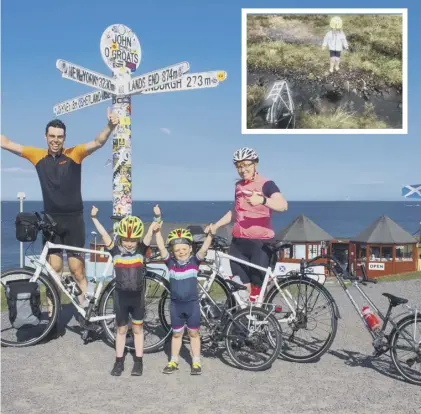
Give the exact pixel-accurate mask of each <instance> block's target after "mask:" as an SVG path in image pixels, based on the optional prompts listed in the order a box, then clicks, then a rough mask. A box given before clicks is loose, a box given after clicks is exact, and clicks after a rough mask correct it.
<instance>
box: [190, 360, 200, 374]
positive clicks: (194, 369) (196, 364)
mask: <svg viewBox="0 0 421 414" xmlns="http://www.w3.org/2000/svg"><path fill="white" fill-rule="evenodd" d="M201 373H202V367H201V365H200V363H199V362H193V364H192V366H191V371H190V375H200V374H201Z"/></svg>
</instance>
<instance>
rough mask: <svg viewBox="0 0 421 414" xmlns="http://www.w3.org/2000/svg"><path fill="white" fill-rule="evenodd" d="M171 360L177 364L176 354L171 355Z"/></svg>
mask: <svg viewBox="0 0 421 414" xmlns="http://www.w3.org/2000/svg"><path fill="white" fill-rule="evenodd" d="M171 361H173V362H175V363H176V364H178V356H172V357H171Z"/></svg>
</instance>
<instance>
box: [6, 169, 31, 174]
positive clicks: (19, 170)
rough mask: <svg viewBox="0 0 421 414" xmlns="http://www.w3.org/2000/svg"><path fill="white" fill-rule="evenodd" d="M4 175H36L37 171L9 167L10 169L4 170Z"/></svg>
mask: <svg viewBox="0 0 421 414" xmlns="http://www.w3.org/2000/svg"><path fill="white" fill-rule="evenodd" d="M1 172H2V173H17V174H34V173H35V169H30V168H20V167H9V168H2V169H1Z"/></svg>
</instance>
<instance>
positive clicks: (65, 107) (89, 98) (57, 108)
mask: <svg viewBox="0 0 421 414" xmlns="http://www.w3.org/2000/svg"><path fill="white" fill-rule="evenodd" d="M111 98H112V95H111V94H110V93H108V92H104V91H92V92H90V93H86V94H85V95H80V96H77V97H76V98H72V99H69V100H67V101H64V102H60V103H58V104H56V105H54V108H53V111H54V114H55V115H56V116H59V115H64V114H68V113H69V112H74V111H77V110H78V109H83V108H86V107H88V106H93V105H96V104H99V103H101V102H104V101H108V100H111Z"/></svg>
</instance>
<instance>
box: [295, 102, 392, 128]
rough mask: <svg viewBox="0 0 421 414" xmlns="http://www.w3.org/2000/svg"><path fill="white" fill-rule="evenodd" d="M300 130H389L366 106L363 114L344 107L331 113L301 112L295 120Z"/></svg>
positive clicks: (368, 106) (367, 105) (369, 107)
mask: <svg viewBox="0 0 421 414" xmlns="http://www.w3.org/2000/svg"><path fill="white" fill-rule="evenodd" d="M297 128H300V129H384V128H389V126H388V125H387V124H386V122H383V121H381V120H379V119H377V117H376V116H375V114H374V112H373V108H372V106H371V105H369V104H366V108H365V111H364V113H362V114H357V113H355V112H352V111H350V110H348V109H346V108H344V107H338V108H337V109H335V111H333V112H328V113H321V114H314V113H309V112H301V113H300V117H299V119H298V120H297Z"/></svg>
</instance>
